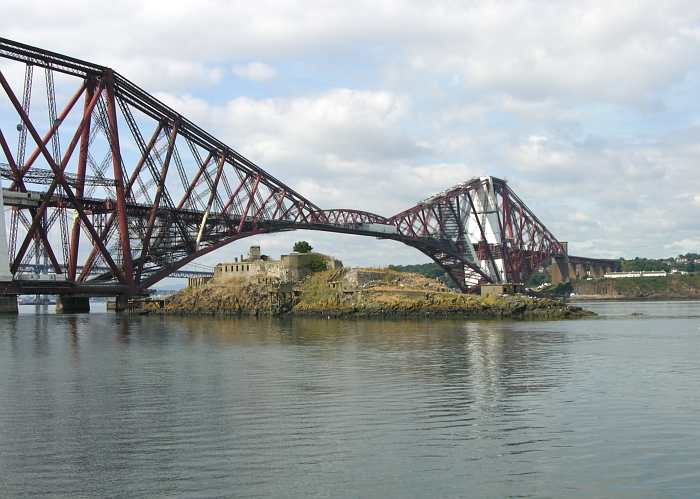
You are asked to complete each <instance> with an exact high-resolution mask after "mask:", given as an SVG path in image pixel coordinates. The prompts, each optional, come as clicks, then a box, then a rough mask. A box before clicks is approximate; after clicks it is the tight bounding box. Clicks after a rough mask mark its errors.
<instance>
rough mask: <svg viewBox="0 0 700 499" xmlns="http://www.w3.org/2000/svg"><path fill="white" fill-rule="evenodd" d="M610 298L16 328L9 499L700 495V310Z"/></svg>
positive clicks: (1, 325) (6, 382)
mask: <svg viewBox="0 0 700 499" xmlns="http://www.w3.org/2000/svg"><path fill="white" fill-rule="evenodd" d="M593 306H597V307H598V311H599V313H602V314H603V317H601V318H599V319H596V320H587V321H574V322H519V323H518V322H465V321H445V320H440V321H381V320H358V321H336V320H322V319H300V318H295V319H288V320H278V319H261V320H251V319H241V320H231V319H226V320H224V319H211V318H161V317H141V316H135V317H129V316H126V315H114V314H104V313H102V314H90V315H67V316H56V315H47V314H41V313H39V314H37V313H31V314H28V315H21V316H19V317H8V318H3V319H2V320H0V400H2V401H3V403H2V404H0V477H1V478H0V496H2V497H5V496H7V497H14V496H21V495H26V496H45V495H55V496H62V497H80V496H84V497H94V496H107V497H112V496H125V497H154V496H173V495H181V496H187V497H191V496H193V497H196V496H202V497H212V496H223V497H234V496H235V497H249V496H254V497H270V496H274V497H277V496H282V497H309V496H322V497H328V496H332V497H383V496H393V497H398V496H401V497H436V496H454V497H463V496H473V497H507V496H523V497H543V496H544V497H548V496H549V497H561V496H564V495H566V496H579V497H591V496H593V497H608V496H616V497H643V496H649V497H658V496H669V495H670V496H677V497H689V496H693V495H696V493H697V492H698V491H700V475H699V474H698V469H699V468H698V466H697V462H698V459H699V458H700V446H698V445H697V441H698V437H699V436H700V432H699V431H698V427H697V418H698V415H699V413H700V396H699V395H698V391H697V385H698V381H700V369H699V368H698V367H697V366H698V364H697V360H696V355H695V353H694V352H697V351H698V349H699V348H700V329H698V328H699V327H700V321H698V319H697V317H698V316H700V303H698V302H684V304H682V305H679V304H678V303H668V304H664V303H660V304H659V303H643V304H638V303H637V304H633V305H624V304H619V305H615V304H609V303H608V304H596V305H593ZM630 307H631V308H630ZM631 309H633V310H631ZM630 310H631V311H630ZM631 314H634V315H631ZM639 314H644V315H641V316H640V315H639Z"/></svg>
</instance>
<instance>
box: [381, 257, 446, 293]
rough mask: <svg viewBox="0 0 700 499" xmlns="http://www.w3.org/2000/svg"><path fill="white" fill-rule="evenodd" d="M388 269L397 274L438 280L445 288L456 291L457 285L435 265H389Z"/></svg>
mask: <svg viewBox="0 0 700 499" xmlns="http://www.w3.org/2000/svg"><path fill="white" fill-rule="evenodd" d="M389 269H391V270H395V271H397V272H412V273H415V274H420V275H422V276H425V277H430V278H433V279H438V280H439V281H440V282H442V283H443V284H444V285H445V286H447V287H449V288H452V289H457V285H456V284H455V282H454V281H453V280H452V278H451V277H450V276H448V275H447V274H446V273H445V271H444V270H442V269H441V268H440V266H439V265H438V264H437V263H419V264H415V265H389Z"/></svg>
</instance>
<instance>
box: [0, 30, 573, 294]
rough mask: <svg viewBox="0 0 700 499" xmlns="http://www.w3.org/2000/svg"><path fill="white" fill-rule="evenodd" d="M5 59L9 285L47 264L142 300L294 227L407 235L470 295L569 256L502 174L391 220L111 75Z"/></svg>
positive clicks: (55, 59)
mask: <svg viewBox="0 0 700 499" xmlns="http://www.w3.org/2000/svg"><path fill="white" fill-rule="evenodd" d="M0 58H2V59H3V60H4V61H5V62H7V63H10V62H12V63H14V65H15V66H16V71H9V70H8V71H7V73H5V72H1V71H0V86H1V87H2V89H1V90H0V102H2V103H3V104H4V105H5V107H8V108H9V109H10V110H11V115H12V117H11V118H10V119H7V118H6V117H5V116H4V115H3V116H0V150H1V151H2V153H0V159H2V158H3V156H4V160H3V161H1V162H2V163H3V164H2V165H0V174H1V175H2V177H3V178H4V185H5V186H6V188H5V189H3V194H4V202H5V205H6V206H9V207H10V213H9V217H6V218H7V220H8V224H9V230H8V232H9V234H8V250H7V251H8V255H9V266H10V271H11V273H12V274H13V275H14V278H15V279H21V272H22V269H24V268H26V267H27V265H30V264H32V263H37V262H39V261H40V260H42V261H43V262H44V264H45V265H47V266H50V267H51V268H53V270H54V272H55V273H56V274H62V275H65V279H66V281H67V282H69V283H74V284H76V285H80V284H86V285H87V284H89V285H90V286H94V285H97V284H99V283H104V284H105V285H112V286H115V285H117V286H120V288H119V289H124V290H127V292H129V293H138V292H143V291H144V290H145V289H147V288H148V287H150V286H152V285H153V284H155V283H156V282H158V281H159V280H161V279H163V278H165V277H167V276H168V275H170V274H171V273H172V272H175V271H176V270H178V269H180V268H181V267H182V266H183V265H185V264H187V263H188V262H191V261H192V260H195V259H196V258H198V257H200V256H202V255H204V254H206V253H209V252H211V251H213V250H215V249H218V248H220V247H222V246H224V245H226V244H229V243H231V242H233V241H236V240H238V239H241V238H244V237H248V236H251V235H256V234H264V233H272V232H279V231H288V230H295V229H311V230H321V231H329V232H338V233H347V234H359V235H365V236H373V237H378V238H382V239H391V240H395V241H400V242H402V243H404V244H407V245H409V246H412V247H414V248H416V249H417V250H419V251H421V252H423V253H424V254H426V255H428V256H429V257H430V258H431V259H433V260H434V261H435V262H437V263H438V264H439V265H440V266H441V267H442V268H443V269H444V270H445V271H446V272H447V273H448V274H449V275H450V276H451V277H452V278H453V279H454V280H455V282H456V283H457V284H458V286H459V288H460V289H461V290H463V291H470V290H474V289H476V288H478V286H479V285H480V284H481V283H486V282H523V281H524V280H526V278H527V277H528V276H529V275H530V273H531V272H532V271H533V270H535V269H537V268H538V267H539V266H540V265H542V264H543V262H544V261H545V260H546V259H548V258H550V257H552V256H558V255H564V254H565V248H564V247H563V245H562V244H561V243H559V242H558V241H557V240H556V238H555V237H554V236H553V235H552V234H551V233H550V232H549V230H547V228H546V227H545V226H544V224H542V222H540V221H539V220H538V218H537V217H536V216H535V215H534V213H532V211H531V210H530V209H529V208H528V207H527V206H526V205H525V203H524V202H523V201H522V200H521V199H520V198H518V196H517V195H516V194H515V193H514V192H513V191H512V190H511V189H510V187H509V186H508V184H507V183H506V182H505V181H503V180H501V179H498V178H495V177H479V178H474V179H471V180H469V181H467V182H465V183H463V184H460V185H457V186H455V187H453V188H451V189H448V190H446V191H444V192H442V193H440V194H438V195H435V196H433V197H430V198H428V199H426V200H424V201H422V202H420V203H418V204H417V205H416V206H414V207H412V208H410V209H408V210H405V211H403V212H401V213H398V214H396V215H394V216H391V217H384V216H381V215H377V214H374V213H368V212H366V211H360V210H351V209H332V210H323V209H321V208H320V207H318V206H317V205H316V204H314V203H313V202H312V201H310V200H309V199H307V198H305V197H304V196H303V195H302V194H300V193H298V192H296V191H295V190H294V189H292V188H290V187H288V186H287V185H285V184H284V183H283V182H281V181H280V180H278V179H276V178H275V177H273V176H272V175H270V174H269V173H267V172H266V171H264V170H263V169H262V168H260V167H259V166H257V165H256V164H255V163H253V162H252V161H250V160H248V159H247V158H245V157H243V156H242V155H241V154H239V153H238V152H236V151H235V150H234V149H232V148H230V147H229V146H227V145H226V144H224V143H223V142H221V141H219V140H218V139H216V138H215V137H213V136H212V135H211V134H209V133H208V132H206V131H205V130H203V129H202V128H200V127H198V126H197V125H196V124H194V123H192V122H191V121H189V120H188V119H187V118H185V117H183V116H181V115H180V114H178V113H177V112H176V111H175V110H173V109H171V108H170V107H168V106H167V105H165V104H164V103H162V102H161V101H159V100H158V99H156V98H154V97H153V96H151V95H149V94H148V93H147V92H145V91H144V90H142V89H141V88H139V87H138V86H136V85H134V84H133V83H131V82H130V81H129V80H127V79H126V78H124V77H123V76H121V75H120V74H119V73H117V72H115V71H113V70H112V69H110V68H107V67H104V66H99V65H96V64H92V63H89V62H86V61H81V60H79V59H75V58H73V57H69V56H65V55H61V54H57V53H54V52H50V51H47V50H43V49H39V48H36V47H31V46H28V45H25V44H22V43H18V42H14V41H11V40H7V39H2V38H0ZM9 66H10V65H9V64H8V65H6V66H4V67H9ZM11 75H14V76H15V81H12V78H11ZM1 99H4V101H2V100H1ZM95 269H100V272H96V271H95ZM115 289H116V288H115Z"/></svg>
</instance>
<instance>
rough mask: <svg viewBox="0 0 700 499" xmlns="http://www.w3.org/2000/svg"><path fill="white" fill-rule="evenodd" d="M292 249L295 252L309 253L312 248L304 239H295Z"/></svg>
mask: <svg viewBox="0 0 700 499" xmlns="http://www.w3.org/2000/svg"><path fill="white" fill-rule="evenodd" d="M292 249H293V251H295V252H297V253H309V252H310V251H311V250H312V249H313V248H312V247H311V245H310V244H309V243H307V242H306V241H297V242H295V243H294V248H292Z"/></svg>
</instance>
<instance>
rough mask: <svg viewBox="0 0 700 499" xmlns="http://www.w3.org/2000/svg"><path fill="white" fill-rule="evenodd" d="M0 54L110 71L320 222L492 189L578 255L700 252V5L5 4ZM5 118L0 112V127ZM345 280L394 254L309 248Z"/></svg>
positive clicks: (364, 245) (389, 248)
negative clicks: (266, 177) (285, 188)
mask: <svg viewBox="0 0 700 499" xmlns="http://www.w3.org/2000/svg"><path fill="white" fill-rule="evenodd" d="M2 11H3V14H2V16H0V36H3V37H7V38H11V39H14V40H17V41H21V42H24V43H28V44H32V45H37V46H40V47H44V48H50V49H52V50H54V51H57V52H61V53H66V54H69V55H72V56H75V57H78V58H82V59H87V60H89V61H92V62H96V63H98V64H102V65H106V66H111V67H113V68H115V69H116V70H117V71H119V72H120V73H121V74H122V75H124V76H126V77H127V78H129V79H130V80H132V81H133V82H135V83H137V84H138V85H140V86H141V87H142V88H144V89H145V90H147V91H148V92H150V93H151V94H153V95H155V96H156V97H158V98H159V99H161V100H163V101H164V102H166V103H167V104H169V105H170V106H171V107H173V108H174V109H175V110H177V111H178V112H179V113H181V114H182V115H184V116H187V117H188V118H190V119H191V120H193V121H194V122H195V123H197V124H198V125H200V126H202V127H203V128H205V129H206V130H207V131H209V132H210V133H211V134H212V135H214V136H216V137H217V138H219V139H221V140H223V141H224V142H225V143H227V144H228V145H229V146H231V147H232V148H234V149H236V150H237V151H239V152H240V153H242V154H244V155H245V156H247V157H248V158H249V159H251V160H253V161H254V162H255V163H257V164H258V165H259V166H261V167H262V168H264V169H265V170H267V171H268V172H270V173H271V174H272V175H274V176H275V177H277V178H279V179H280V180H282V181H284V182H285V183H287V184H288V185H290V186H292V187H293V188H294V189H296V190H297V191H298V192H300V193H301V194H303V195H304V196H306V197H307V198H309V199H311V200H312V201H313V202H315V203H316V204H317V205H319V206H321V207H323V208H355V209H361V210H367V211H372V212H376V213H379V214H382V215H386V216H390V215H393V214H394V213H397V212H399V211H402V210H403V209H406V208H408V207H410V206H413V205H415V204H416V202H418V201H420V200H421V199H424V198H426V197H428V196H429V195H430V194H433V193H435V192H439V191H442V190H443V189H445V188H447V187H449V186H451V185H453V184H456V183H459V182H462V181H464V180H467V179H469V178H471V177H474V176H482V175H493V176H496V177H500V178H505V179H507V180H508V182H509V185H510V186H511V188H512V189H513V190H514V191H515V192H516V193H517V194H518V195H519V196H520V198H522V199H523V200H524V201H525V202H526V203H527V204H528V205H529V207H530V208H531V209H532V210H533V211H534V212H535V213H536V214H537V216H538V217H539V218H540V220H542V221H543V222H544V223H545V225H547V227H548V228H549V229H550V230H551V231H552V232H553V233H554V234H555V236H556V237H557V238H558V239H559V240H561V241H568V242H569V251H570V253H572V254H576V255H585V256H590V257H605V258H616V257H627V258H629V257H634V256H646V257H663V256H672V255H677V254H679V253H685V252H688V251H695V252H697V251H700V217H699V216H698V215H699V214H700V166H699V163H700V140H699V139H700V99H699V98H698V97H700V86H699V85H698V83H700V81H699V80H700V2H697V1H673V0H669V1H666V2H663V7H661V6H660V4H659V2H657V1H643V0H640V1H631V0H630V1H624V2H610V1H606V2H603V1H585V0H584V1H580V0H579V1H572V2H567V1H559V2H544V1H537V2H536V1H526V0H512V1H507V2H506V1H493V2H492V1H461V2H454V1H432V2H430V3H427V2H417V1H416V2H413V1H401V2H399V1H385V0H372V1H371V2H363V1H356V2H318V1H311V0H305V1H304V2H284V1H282V2H269V1H266V0H259V1H257V2H226V1H199V2H177V1H168V2H163V1H157V0H155V1H148V2H143V1H138V2H136V1H114V2H78V1H69V0H61V1H60V2H56V1H51V2H49V1H38V0H21V1H15V0H4V1H3V7H2ZM2 112H3V111H2V109H0V113H2ZM300 239H304V240H307V241H309V242H310V243H311V244H312V246H314V247H315V249H317V250H319V251H322V252H325V253H331V254H334V255H336V256H337V257H339V258H340V259H341V260H343V261H344V262H345V263H346V264H350V265H385V264H388V263H399V264H408V263H421V262H425V261H427V260H426V257H425V256H424V255H422V254H420V253H418V252H417V251H415V250H413V249H411V248H408V247H404V246H402V245H401V244H399V243H394V242H387V241H377V240H374V239H371V238H365V237H360V236H345V235H337V234H327V233H316V232H303V233H300V232H298V233H285V234H277V235H269V236H264V237H260V238H257V237H256V238H249V239H244V240H242V241H239V242H236V243H234V244H232V245H229V246H227V247H226V248H224V249H222V250H219V251H217V252H215V253H213V254H211V255H208V256H207V257H206V258H204V259H203V261H202V263H214V262H216V261H219V260H225V259H228V258H232V257H233V256H234V255H236V256H237V255H239V254H241V253H244V252H245V251H246V248H247V247H248V246H249V245H250V244H261V245H262V247H263V252H264V253H267V254H270V255H272V256H277V255H279V254H280V253H285V252H288V251H289V250H290V249H291V245H292V243H293V242H294V241H296V240H300Z"/></svg>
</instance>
